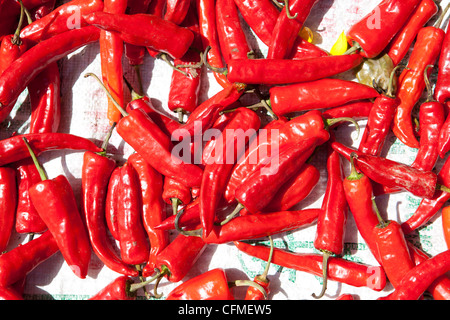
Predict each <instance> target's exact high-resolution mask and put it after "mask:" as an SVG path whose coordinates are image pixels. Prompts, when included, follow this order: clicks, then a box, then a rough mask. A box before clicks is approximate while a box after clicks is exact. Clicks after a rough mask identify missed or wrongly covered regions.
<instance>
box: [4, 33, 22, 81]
mask: <svg viewBox="0 0 450 320" xmlns="http://www.w3.org/2000/svg"><path fill="white" fill-rule="evenodd" d="M14 38H15V37H14V35H12V34H10V35H6V36H4V37H3V38H2V41H1V43H0V56H1V57H2V59H1V60H0V74H2V73H3V72H4V71H5V70H6V69H7V68H8V67H9V65H10V64H11V63H12V62H14V60H16V59H17V58H19V57H20V56H21V55H22V54H23V53H24V52H26V51H27V50H28V48H29V45H28V43H27V41H26V40H20V39H17V40H15V39H14ZM13 40H14V41H17V43H14V42H13Z"/></svg>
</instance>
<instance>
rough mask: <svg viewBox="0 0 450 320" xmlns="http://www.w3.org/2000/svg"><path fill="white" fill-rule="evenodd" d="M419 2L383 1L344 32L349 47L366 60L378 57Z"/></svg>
mask: <svg viewBox="0 0 450 320" xmlns="http://www.w3.org/2000/svg"><path fill="white" fill-rule="evenodd" d="M419 2H420V0H407V1H402V0H383V1H382V2H381V3H379V4H378V5H377V6H376V7H375V8H374V10H373V11H372V12H370V13H369V14H367V15H366V16H364V17H363V18H362V19H360V20H359V21H358V22H357V23H355V24H354V25H353V26H352V27H351V28H350V30H348V31H347V32H346V35H347V39H348V42H349V44H350V45H351V46H353V47H355V48H359V49H360V50H361V54H362V55H364V56H365V57H366V58H374V57H376V56H378V55H379V54H380V53H381V52H382V51H383V50H384V49H385V48H386V47H387V46H388V44H389V43H390V42H391V40H392V39H393V38H394V36H395V35H396V34H397V33H398V32H399V31H400V30H401V28H402V27H403V26H404V24H405V23H406V22H407V21H408V19H409V17H410V15H411V14H412V12H413V11H414V9H415V8H416V7H417V5H418V4H419Z"/></svg>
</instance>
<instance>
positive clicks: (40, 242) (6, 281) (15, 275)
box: [0, 231, 59, 287]
mask: <svg viewBox="0 0 450 320" xmlns="http://www.w3.org/2000/svg"><path fill="white" fill-rule="evenodd" d="M58 251H59V249H58V245H57V243H56V241H55V238H54V237H53V236H52V234H51V233H50V231H46V232H44V233H43V234H42V235H40V236H39V237H37V238H34V239H33V240H31V241H28V242H27V243H24V244H23V245H20V246H17V247H15V248H13V249H11V250H10V251H8V252H5V253H3V254H2V255H0V287H8V286H10V285H13V284H15V283H16V282H18V281H21V280H23V279H24V278H25V277H26V276H27V275H28V274H29V273H30V272H31V271H33V270H34V268H36V267H37V266H38V265H40V264H41V263H42V262H44V261H46V260H47V259H48V258H50V257H51V256H53V255H54V254H55V253H56V252H58Z"/></svg>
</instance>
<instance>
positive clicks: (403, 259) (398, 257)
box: [373, 221, 414, 288]
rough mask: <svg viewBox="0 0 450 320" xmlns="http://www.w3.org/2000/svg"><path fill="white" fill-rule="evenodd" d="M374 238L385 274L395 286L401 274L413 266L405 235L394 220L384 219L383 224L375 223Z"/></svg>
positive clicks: (401, 276)
mask: <svg viewBox="0 0 450 320" xmlns="http://www.w3.org/2000/svg"><path fill="white" fill-rule="evenodd" d="M373 232H374V238H375V241H376V244H377V249H378V252H379V255H380V259H381V265H382V267H383V269H384V271H385V272H386V276H387V277H388V279H389V281H390V282H391V283H392V285H393V286H394V288H396V287H397V286H398V284H399V282H400V281H401V279H402V278H403V276H404V275H405V274H406V273H407V272H408V271H409V270H411V269H412V268H413V267H414V262H413V260H412V259H411V256H410V254H409V250H408V245H407V243H406V239H405V235H404V234H403V231H402V228H401V226H400V224H399V223H398V222H396V221H386V224H385V225H380V224H379V225H377V226H376V227H375V228H374V229H373Z"/></svg>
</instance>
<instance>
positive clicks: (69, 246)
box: [23, 138, 91, 279]
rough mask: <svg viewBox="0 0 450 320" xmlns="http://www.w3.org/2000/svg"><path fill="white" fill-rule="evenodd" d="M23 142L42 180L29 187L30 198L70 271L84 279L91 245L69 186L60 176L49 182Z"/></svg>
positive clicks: (34, 156) (29, 148) (24, 140)
mask: <svg viewBox="0 0 450 320" xmlns="http://www.w3.org/2000/svg"><path fill="white" fill-rule="evenodd" d="M23 142H24V144H25V145H26V147H27V148H28V150H29V152H30V155H31V157H32V159H33V162H34V163H35V165H36V167H37V168H38V170H39V173H40V175H41V179H42V181H41V182H38V183H36V184H34V185H33V186H31V187H30V189H29V192H30V199H31V201H32V203H33V205H34V207H35V208H36V210H37V212H38V213H39V216H40V217H41V218H42V220H43V221H44V223H45V224H46V225H47V227H48V230H49V231H50V232H51V234H52V235H53V237H54V238H55V241H56V243H57V245H58V248H59V250H60V251H61V253H62V255H63V257H64V260H65V261H66V263H67V264H68V266H69V267H70V269H71V270H72V271H73V272H74V274H75V275H76V276H78V277H79V278H81V279H84V278H86V275H87V271H88V268H89V261H90V259H91V244H90V241H89V235H88V231H87V230H86V227H85V225H84V222H83V220H82V218H81V215H80V213H79V211H78V205H77V201H76V199H75V194H74V192H73V189H72V186H71V185H70V183H69V181H68V180H67V178H66V177H65V176H63V175H59V176H57V177H56V178H54V179H48V178H47V176H46V174H45V172H44V170H43V169H42V168H41V167H40V164H39V162H38V160H37V158H36V155H35V154H34V153H33V150H32V147H31V146H30V145H29V144H28V142H27V140H26V138H23Z"/></svg>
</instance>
